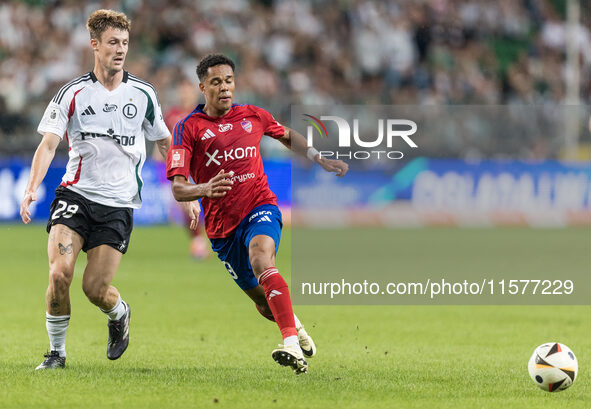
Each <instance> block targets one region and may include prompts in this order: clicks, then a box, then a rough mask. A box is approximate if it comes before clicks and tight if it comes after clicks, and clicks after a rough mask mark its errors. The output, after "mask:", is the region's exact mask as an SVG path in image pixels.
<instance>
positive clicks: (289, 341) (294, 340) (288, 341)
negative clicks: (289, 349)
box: [283, 335, 300, 346]
mask: <svg viewBox="0 0 591 409" xmlns="http://www.w3.org/2000/svg"><path fill="white" fill-rule="evenodd" d="M283 345H284V346H288V345H297V346H300V341H299V340H298V336H297V335H291V336H289V337H287V338H283Z"/></svg>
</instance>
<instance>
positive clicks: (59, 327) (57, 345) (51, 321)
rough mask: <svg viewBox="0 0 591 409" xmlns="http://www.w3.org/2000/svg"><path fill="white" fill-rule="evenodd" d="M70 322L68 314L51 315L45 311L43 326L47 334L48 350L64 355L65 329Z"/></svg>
mask: <svg viewBox="0 0 591 409" xmlns="http://www.w3.org/2000/svg"><path fill="white" fill-rule="evenodd" d="M69 323H70V316H69V315H59V316H56V315H51V314H49V313H48V312H46V313H45V328H47V334H48V335H49V349H50V351H57V352H58V353H59V354H60V356H61V357H65V356H66V331H67V330H68V325H69Z"/></svg>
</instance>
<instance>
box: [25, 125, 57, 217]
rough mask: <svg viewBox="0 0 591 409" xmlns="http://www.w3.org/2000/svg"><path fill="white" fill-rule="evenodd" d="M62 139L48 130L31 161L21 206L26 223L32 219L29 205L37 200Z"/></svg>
mask: <svg viewBox="0 0 591 409" xmlns="http://www.w3.org/2000/svg"><path fill="white" fill-rule="evenodd" d="M60 141H61V138H60V137H59V136H57V135H56V134H54V133H51V132H46V133H44V134H43V139H42V140H41V142H40V143H39V146H38V147H37V150H36V151H35V155H34V156H33V161H32V163H31V172H30V174H29V182H28V183H27V187H26V188H25V196H24V197H23V201H22V202H21V208H20V215H21V218H22V219H23V222H24V223H29V222H30V221H31V212H30V211H29V206H30V205H31V202H33V201H35V200H37V189H38V188H39V185H40V184H41V182H42V181H43V178H45V175H46V174H47V170H48V169H49V165H50V164H51V161H52V160H53V157H54V156H55V150H56V149H57V147H58V145H59V143H60Z"/></svg>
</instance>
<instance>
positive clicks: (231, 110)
mask: <svg viewBox="0 0 591 409" xmlns="http://www.w3.org/2000/svg"><path fill="white" fill-rule="evenodd" d="M237 106H240V104H232V107H231V108H230V110H229V111H228V112H227V113H226V115H224V116H209V115H207V114H206V113H205V112H204V111H203V108H205V104H199V105H197V106H196V107H195V109H194V110H193V112H194V113H199V114H202V115H204V116H206V117H208V118H211V119H222V118H226V117H227V116H228V115H230V114H231V113H232V112H233V110H234V107H237Z"/></svg>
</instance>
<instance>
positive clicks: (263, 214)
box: [248, 210, 273, 222]
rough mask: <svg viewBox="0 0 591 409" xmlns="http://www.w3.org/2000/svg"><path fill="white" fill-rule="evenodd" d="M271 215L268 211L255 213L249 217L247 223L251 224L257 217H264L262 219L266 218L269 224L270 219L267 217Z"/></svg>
mask: <svg viewBox="0 0 591 409" xmlns="http://www.w3.org/2000/svg"><path fill="white" fill-rule="evenodd" d="M272 214H273V212H271V211H270V210H261V211H260V212H256V213H255V214H253V215H252V216H250V217H249V218H248V221H249V222H251V221H252V219H256V218H257V217H260V216H264V217H266V218H267V219H268V220H267V221H269V222H270V221H271V219H269V216H270V215H272Z"/></svg>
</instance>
